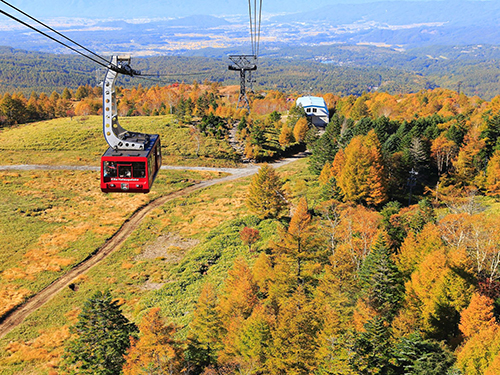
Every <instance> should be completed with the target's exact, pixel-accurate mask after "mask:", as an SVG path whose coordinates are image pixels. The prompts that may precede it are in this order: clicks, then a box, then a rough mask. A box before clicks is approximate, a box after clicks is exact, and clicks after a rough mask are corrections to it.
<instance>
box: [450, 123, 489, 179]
mask: <svg viewBox="0 0 500 375" xmlns="http://www.w3.org/2000/svg"><path fill="white" fill-rule="evenodd" d="M484 145H485V140H484V139H481V138H480V132H479V129H478V128H477V127H473V128H471V129H470V130H469V132H468V133H467V134H466V135H465V138H464V144H463V146H462V147H461V148H460V151H459V152H458V156H457V159H456V160H455V162H454V164H453V165H454V167H455V169H456V173H455V174H456V177H457V179H458V181H459V182H460V183H461V184H463V185H472V184H474V183H475V181H474V180H475V178H476V176H477V175H478V173H479V171H480V169H481V160H480V151H481V149H482V148H483V147H484Z"/></svg>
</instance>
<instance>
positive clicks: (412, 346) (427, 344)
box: [394, 332, 454, 375]
mask: <svg viewBox="0 0 500 375" xmlns="http://www.w3.org/2000/svg"><path fill="white" fill-rule="evenodd" d="M394 357H395V363H396V365H397V368H398V372H397V373H400V374H412V375H442V374H447V373H448V369H450V367H451V366H452V365H453V363H454V357H453V354H452V353H451V352H450V351H449V350H447V349H446V348H445V347H444V345H441V344H440V343H438V342H437V341H434V340H429V339H427V340H426V339H424V338H422V335H421V334H420V333H419V332H415V333H412V334H410V335H409V336H407V337H401V339H400V340H399V342H397V343H396V345H395V347H394Z"/></svg>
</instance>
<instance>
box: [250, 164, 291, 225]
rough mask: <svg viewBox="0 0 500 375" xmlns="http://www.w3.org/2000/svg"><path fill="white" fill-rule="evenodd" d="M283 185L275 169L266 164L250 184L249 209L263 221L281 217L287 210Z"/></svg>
mask: <svg viewBox="0 0 500 375" xmlns="http://www.w3.org/2000/svg"><path fill="white" fill-rule="evenodd" d="M283 185H284V183H283V182H282V181H281V180H280V178H279V176H278V174H277V173H276V171H275V170H274V168H273V167H271V166H270V165H268V164H264V165H263V166H262V167H261V168H260V169H259V172H258V173H257V174H256V175H255V176H254V177H253V178H252V182H251V183H250V186H249V189H248V195H247V200H246V203H247V206H248V208H249V209H250V210H251V211H252V212H254V213H255V214H256V215H258V216H259V217H260V218H262V219H266V218H277V217H280V216H281V215H283V214H284V213H285V210H286V208H287V201H286V197H285V192H284V190H283Z"/></svg>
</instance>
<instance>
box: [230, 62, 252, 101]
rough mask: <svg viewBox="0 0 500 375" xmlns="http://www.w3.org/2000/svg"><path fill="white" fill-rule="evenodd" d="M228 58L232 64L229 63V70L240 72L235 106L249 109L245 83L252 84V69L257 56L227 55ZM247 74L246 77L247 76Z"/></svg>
mask: <svg viewBox="0 0 500 375" xmlns="http://www.w3.org/2000/svg"><path fill="white" fill-rule="evenodd" d="M229 60H231V61H232V62H233V65H229V67H228V68H229V70H236V71H239V72H240V94H239V96H238V104H237V106H236V108H246V109H248V110H250V101H249V100H248V96H247V89H246V84H247V82H249V83H250V85H251V84H252V73H251V72H252V71H254V70H257V56H255V55H229ZM247 74H248V77H247Z"/></svg>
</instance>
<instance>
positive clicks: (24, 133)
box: [0, 116, 236, 167]
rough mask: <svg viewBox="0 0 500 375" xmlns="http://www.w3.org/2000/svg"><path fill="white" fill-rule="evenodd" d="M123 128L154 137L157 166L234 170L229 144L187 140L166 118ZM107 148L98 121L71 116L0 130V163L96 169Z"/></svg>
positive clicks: (184, 130) (136, 120)
mask: <svg viewBox="0 0 500 375" xmlns="http://www.w3.org/2000/svg"><path fill="white" fill-rule="evenodd" d="M120 124H121V125H122V126H123V127H124V128H125V129H127V130H131V131H138V132H143V133H152V134H160V137H161V142H162V153H163V163H164V164H171V165H190V166H194V165H199V166H225V167H228V166H234V165H235V164H236V163H235V162H234V161H232V160H230V159H229V158H230V157H232V156H234V154H233V151H232V149H231V147H230V146H229V144H228V143H227V142H225V141H218V140H216V139H214V138H205V137H203V136H202V137H201V140H200V150H199V157H197V156H196V149H197V147H198V141H197V140H196V139H195V138H194V137H192V136H191V134H190V130H191V128H190V127H189V126H188V125H179V124H176V123H175V121H174V119H173V117H172V116H155V117H125V118H120ZM107 147H108V145H107V144H106V141H105V140H104V136H103V135H102V117H101V116H89V117H73V119H70V118H60V119H55V120H50V121H42V122H37V123H32V124H26V125H19V126H17V127H14V128H6V129H3V130H0V165H14V164H49V165H93V166H97V165H99V160H100V157H101V155H102V154H103V153H104V151H105V150H106V149H107Z"/></svg>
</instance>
